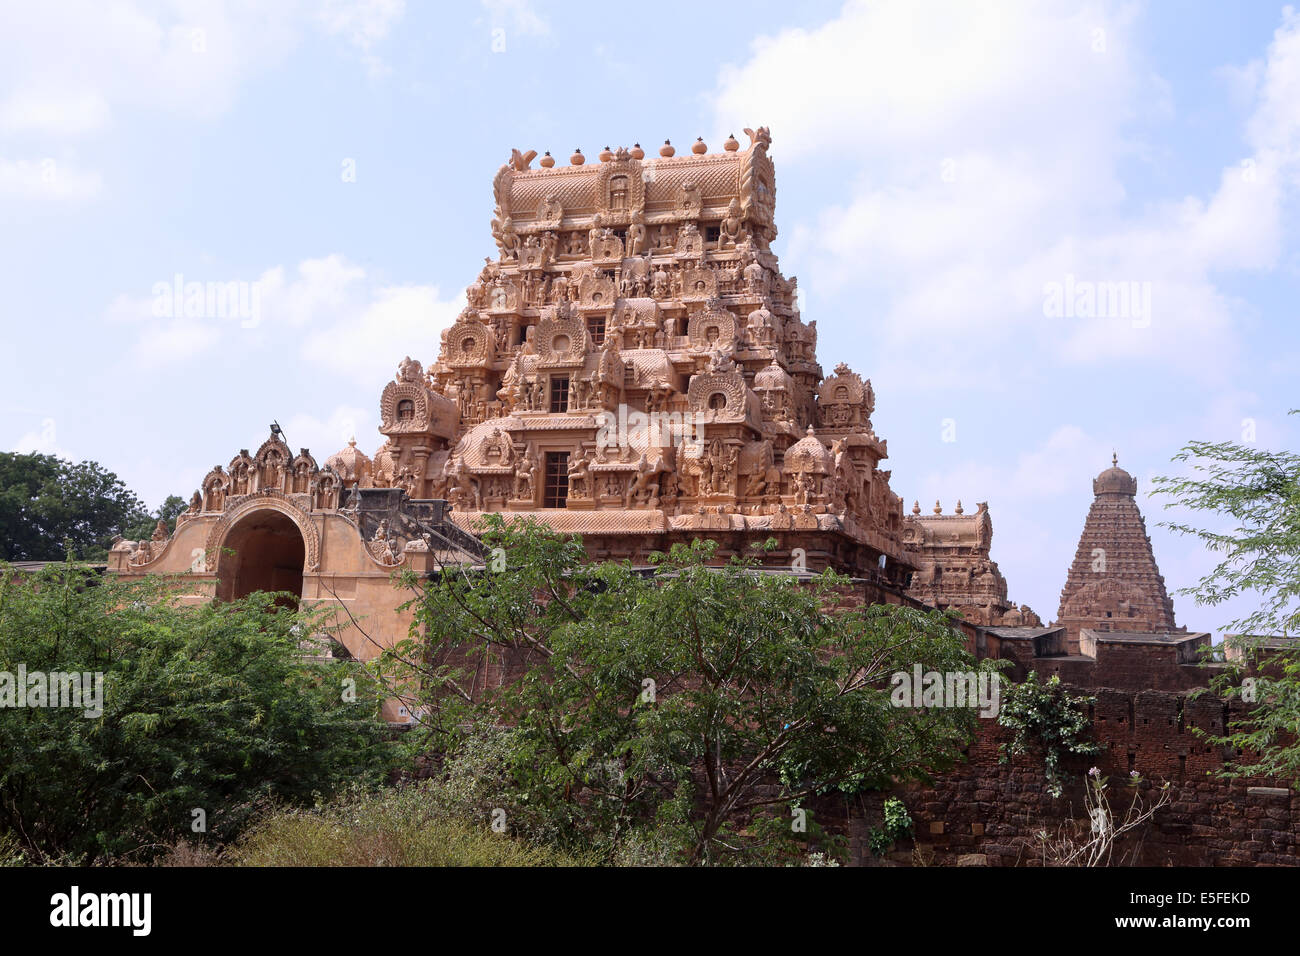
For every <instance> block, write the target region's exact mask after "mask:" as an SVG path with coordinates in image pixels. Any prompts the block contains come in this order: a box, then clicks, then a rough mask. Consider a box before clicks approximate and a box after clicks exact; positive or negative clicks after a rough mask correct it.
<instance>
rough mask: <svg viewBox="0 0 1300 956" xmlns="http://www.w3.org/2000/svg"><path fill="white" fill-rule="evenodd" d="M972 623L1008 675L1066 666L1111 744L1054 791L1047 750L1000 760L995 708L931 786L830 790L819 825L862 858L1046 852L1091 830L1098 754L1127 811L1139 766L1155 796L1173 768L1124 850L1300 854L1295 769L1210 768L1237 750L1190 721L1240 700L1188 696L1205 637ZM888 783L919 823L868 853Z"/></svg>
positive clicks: (1246, 858) (1100, 736) (1021, 858)
mask: <svg viewBox="0 0 1300 956" xmlns="http://www.w3.org/2000/svg"><path fill="white" fill-rule="evenodd" d="M872 600H879V596H878V595H874V594H869V593H867V592H866V591H865V590H861V591H855V590H854V589H847V590H845V591H844V592H842V593H841V594H840V596H839V599H838V600H837V601H836V602H835V604H834V607H840V608H845V607H853V606H858V605H860V604H862V603H865V602H867V601H872ZM834 607H832V610H833V609H834ZM963 631H964V632H965V633H966V635H967V644H968V649H970V650H971V651H972V652H973V653H975V654H976V656H978V657H981V658H982V657H995V658H1002V659H1008V660H1011V661H1012V664H1013V666H1012V668H1011V670H1010V672H1009V676H1010V677H1011V679H1013V680H1023V679H1024V677H1025V675H1026V674H1027V673H1028V672H1029V671H1030V670H1034V671H1037V672H1038V674H1039V677H1040V679H1046V678H1048V677H1051V676H1053V675H1058V676H1059V677H1060V678H1061V681H1062V683H1064V684H1066V685H1068V686H1069V687H1070V689H1071V690H1072V692H1074V693H1076V694H1083V695H1086V696H1090V697H1094V698H1096V700H1095V703H1094V704H1093V705H1092V706H1091V707H1090V718H1091V723H1092V733H1091V739H1093V740H1094V741H1096V742H1098V743H1099V744H1100V745H1101V746H1102V747H1103V748H1104V749H1103V751H1102V752H1101V753H1099V754H1097V755H1095V756H1093V757H1081V758H1072V759H1071V761H1070V762H1069V763H1068V764H1067V770H1068V771H1069V772H1070V774H1071V778H1072V779H1071V783H1070V784H1069V785H1068V786H1067V787H1066V789H1065V792H1064V793H1063V794H1062V795H1061V796H1060V797H1056V798H1053V797H1052V796H1051V795H1050V794H1049V793H1048V792H1047V784H1046V776H1045V773H1044V769H1043V762H1042V758H1041V756H1040V755H1037V754H1033V755H1026V756H1024V757H1019V758H1016V759H1014V760H1012V761H1010V762H1009V763H1005V764H1004V763H1001V762H1000V761H999V747H1000V745H1001V744H1004V743H1007V742H1009V741H1010V740H1011V737H1012V734H1011V733H1010V732H1009V731H1007V730H1006V729H1004V728H1002V727H1001V726H999V725H998V724H997V722H996V721H995V720H991V719H989V720H986V719H981V720H980V722H979V723H980V729H979V733H978V736H977V737H976V739H975V740H974V741H973V742H972V743H971V745H970V746H969V747H968V748H967V750H966V752H965V753H966V760H965V762H963V763H960V764H958V765H957V766H956V767H955V768H953V769H952V770H951V771H949V772H946V773H943V774H939V775H937V776H936V777H935V780H934V784H933V785H932V786H923V785H920V784H915V783H913V784H907V785H901V786H899V787H898V788H896V789H895V790H894V791H893V792H892V794H891V793H870V794H862V795H855V796H854V797H852V798H850V799H849V800H848V801H847V803H846V802H845V800H844V799H843V798H838V797H837V798H827V799H826V800H825V801H823V802H821V803H820V804H818V805H815V809H816V810H817V811H819V819H820V820H821V821H822V823H823V825H825V826H827V828H828V829H831V830H834V831H837V832H840V833H844V834H846V835H847V836H848V837H849V841H850V854H851V860H852V862H853V863H855V864H865V865H879V864H880V863H882V862H883V863H885V864H886V865H890V864H896V865H915V864H934V865H956V864H961V865H988V866H1016V865H1030V866H1032V865H1038V864H1040V863H1041V862H1042V860H1041V848H1040V844H1039V841H1038V840H1037V839H1036V838H1035V836H1034V834H1036V833H1037V832H1039V831H1042V830H1047V831H1048V832H1049V833H1051V834H1057V833H1058V832H1060V830H1061V828H1062V826H1064V825H1068V824H1069V823H1070V821H1078V822H1079V825H1081V826H1082V828H1083V834H1084V835H1086V834H1087V832H1088V829H1089V826H1090V822H1089V818H1088V815H1087V811H1086V809H1085V807H1084V802H1083V788H1084V786H1085V784H1084V776H1085V775H1086V774H1087V772H1088V769H1089V768H1090V767H1093V766H1096V767H1097V768H1098V769H1099V771H1100V773H1101V774H1102V775H1104V776H1105V777H1107V778H1108V790H1107V795H1108V798H1109V802H1110V806H1111V810H1112V813H1113V814H1114V815H1115V816H1116V817H1118V818H1120V819H1122V818H1123V815H1124V812H1125V811H1126V810H1127V809H1128V807H1129V806H1130V804H1131V802H1132V800H1133V796H1134V788H1132V787H1130V786H1129V779H1130V773H1131V771H1134V770H1136V771H1137V772H1138V773H1139V774H1140V775H1141V776H1142V777H1143V778H1144V782H1143V784H1142V785H1141V788H1142V789H1141V792H1142V800H1143V802H1144V803H1146V804H1148V805H1149V804H1150V803H1151V802H1152V800H1153V799H1154V797H1155V791H1156V789H1157V788H1159V787H1160V786H1162V785H1163V784H1164V783H1165V782H1166V781H1167V782H1168V783H1169V784H1170V786H1171V788H1172V791H1173V795H1172V801H1171V802H1170V803H1169V804H1168V805H1167V806H1165V807H1163V808H1162V809H1161V810H1159V811H1158V812H1157V814H1156V815H1155V817H1154V818H1153V819H1152V821H1151V822H1150V824H1149V825H1148V826H1146V827H1145V828H1143V829H1141V830H1138V831H1135V834H1136V835H1135V837H1134V839H1133V840H1130V841H1127V842H1125V843H1123V844H1122V845H1121V846H1119V847H1117V850H1116V852H1115V854H1114V858H1115V860H1116V861H1117V862H1118V859H1119V857H1120V856H1121V851H1127V850H1130V849H1134V848H1136V862H1138V863H1140V864H1142V865H1147V866H1233V865H1235V866H1243V865H1245V866H1249V865H1288V866H1296V865H1300V791H1298V790H1296V789H1295V788H1294V787H1292V788H1290V789H1288V788H1287V785H1286V782H1285V781H1277V780H1239V781H1226V780H1221V779H1218V778H1216V777H1214V776H1212V774H1213V773H1214V772H1216V771H1218V770H1221V769H1222V768H1223V766H1224V762H1225V758H1227V757H1229V756H1232V754H1230V753H1226V752H1225V751H1224V749H1223V748H1219V747H1214V746H1212V745H1211V744H1209V743H1208V742H1207V741H1205V740H1204V739H1202V738H1200V737H1198V736H1196V735H1195V734H1194V733H1193V732H1192V731H1193V729H1194V728H1200V729H1203V730H1205V731H1207V732H1210V733H1214V734H1221V733H1222V732H1223V729H1224V727H1225V722H1226V721H1228V720H1229V718H1231V719H1233V720H1235V719H1236V717H1237V715H1238V714H1239V713H1240V708H1241V707H1242V705H1241V704H1240V703H1239V702H1237V701H1233V702H1232V703H1231V704H1229V703H1228V702H1225V701H1223V700H1220V699H1218V698H1215V697H1213V696H1210V695H1204V696H1200V697H1196V698H1192V697H1191V696H1190V694H1191V692H1192V691H1194V690H1195V689H1197V688H1199V687H1203V686H1205V685H1206V684H1207V683H1208V682H1209V680H1210V678H1211V677H1212V676H1213V673H1214V672H1213V669H1212V668H1210V667H1206V666H1201V665H1199V664H1195V663H1189V662H1187V661H1188V660H1189V653H1190V647H1189V644H1191V643H1196V642H1195V641H1191V639H1190V638H1189V639H1188V640H1186V641H1182V642H1181V643H1172V642H1161V641H1146V642H1144V641H1143V639H1141V638H1138V637H1134V638H1133V639H1132V640H1126V639H1123V638H1116V639H1114V640H1107V641H1098V642H1097V643H1096V644H1095V646H1094V647H1093V656H1091V657H1085V656H1080V655H1079V654H1073V655H1071V654H1068V653H1065V651H1066V650H1067V648H1068V643H1067V641H1066V640H1065V638H1064V635H1063V634H1062V633H1060V631H1059V629H1058V630H1057V631H1055V632H1053V630H1052V629H1051V628H1041V629H1028V628H1025V629H1019V631H1020V633H1017V632H1016V631H1015V630H1012V629H995V630H987V629H978V630H976V629H971V628H967V627H963ZM1207 638H1208V636H1207ZM1230 708H1231V709H1230ZM891 795H892V796H897V797H899V798H900V799H902V800H903V802H904V803H905V804H906V806H907V809H908V812H909V813H910V814H911V816H912V820H913V822H914V826H913V833H914V837H913V839H911V840H906V841H902V842H900V843H899V844H898V845H897V846H896V847H895V848H894V850H893V852H891V853H889V854H887V855H886V857H885V858H884V859H883V860H881V859H879V858H875V857H873V856H872V854H871V852H870V850H869V849H868V845H867V839H868V835H869V833H870V831H871V829H872V828H873V827H879V826H880V825H881V818H882V805H883V802H884V800H885V798H886V797H888V796H891Z"/></svg>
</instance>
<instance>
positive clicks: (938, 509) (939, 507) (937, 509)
mask: <svg viewBox="0 0 1300 956" xmlns="http://www.w3.org/2000/svg"><path fill="white" fill-rule="evenodd" d="M934 513H935V514H937V515H941V514H943V505H941V504H939V502H938V500H937V499H936V500H935V502H934Z"/></svg>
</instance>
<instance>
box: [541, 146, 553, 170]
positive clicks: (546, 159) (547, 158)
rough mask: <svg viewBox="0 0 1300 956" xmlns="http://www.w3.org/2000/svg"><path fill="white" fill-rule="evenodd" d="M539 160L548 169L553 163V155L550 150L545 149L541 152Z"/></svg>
mask: <svg viewBox="0 0 1300 956" xmlns="http://www.w3.org/2000/svg"><path fill="white" fill-rule="evenodd" d="M540 162H541V164H542V165H543V166H544V167H546V168H547V169H550V168H551V167H552V166H554V165H555V157H554V156H552V155H551V152H550V150H547V151H546V152H545V153H543V154H542V158H541V160H540Z"/></svg>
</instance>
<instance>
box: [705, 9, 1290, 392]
mask: <svg viewBox="0 0 1300 956" xmlns="http://www.w3.org/2000/svg"><path fill="white" fill-rule="evenodd" d="M1256 73H1257V74H1258V80H1257V82H1256V83H1254V84H1253V87H1254V88H1255V89H1257V96H1258V100H1257V102H1256V103H1255V112H1254V113H1253V115H1252V118H1251V119H1250V121H1249V123H1248V124H1247V131H1248V140H1249V142H1250V143H1251V144H1252V145H1253V146H1254V147H1255V150H1256V152H1255V155H1254V156H1252V157H1249V159H1250V160H1251V162H1250V163H1249V164H1248V165H1247V166H1242V165H1240V164H1239V161H1238V158H1237V157H1232V158H1231V159H1230V162H1231V165H1227V166H1226V167H1225V169H1224V171H1223V174H1222V176H1221V179H1220V182H1219V185H1218V188H1217V189H1216V190H1215V191H1214V192H1213V193H1212V194H1210V195H1209V196H1207V197H1204V198H1202V197H1197V196H1191V197H1186V198H1184V199H1181V200H1178V201H1172V202H1166V203H1163V204H1156V205H1153V206H1149V207H1146V208H1140V209H1137V210H1134V209H1132V208H1131V207H1130V204H1129V203H1128V197H1127V194H1126V191H1125V188H1124V184H1123V179H1122V176H1121V167H1122V166H1123V165H1124V164H1126V163H1129V162H1131V161H1132V159H1133V158H1134V157H1138V158H1139V160H1141V159H1143V158H1144V157H1146V156H1147V154H1148V152H1149V150H1148V149H1147V147H1146V146H1145V145H1144V144H1142V143H1141V142H1140V141H1135V140H1134V138H1133V133H1132V129H1133V128H1134V126H1135V123H1134V121H1135V120H1138V119H1141V118H1142V117H1141V116H1140V115H1138V114H1137V113H1135V108H1134V104H1144V105H1143V106H1142V108H1144V109H1148V110H1150V111H1154V112H1156V113H1158V114H1163V113H1165V112H1167V111H1168V110H1169V105H1168V104H1169V102H1170V100H1169V95H1168V88H1167V84H1165V83H1164V81H1162V80H1161V79H1159V78H1158V77H1156V76H1154V75H1153V73H1152V71H1151V70H1150V68H1149V67H1148V66H1147V65H1146V64H1145V63H1144V62H1143V61H1142V57H1141V54H1140V52H1139V51H1138V50H1137V49H1136V48H1135V30H1134V22H1133V13H1132V10H1131V9H1130V8H1128V7H1114V6H1112V5H1110V4H1096V5H1089V6H1086V7H1084V8H1082V9H1079V8H1075V7H1069V8H1067V7H1065V6H1063V5H1061V4H1056V3H1044V4H1006V3H994V4H947V3H944V4H939V3H923V4H917V3H912V2H880V3H871V4H867V3H862V2H850V3H847V4H846V5H845V6H844V8H843V9H842V11H841V12H840V14H839V15H838V16H837V17H835V18H834V19H833V20H831V21H830V22H828V23H826V24H824V25H823V26H821V27H819V28H817V29H813V30H802V29H799V30H786V31H784V32H781V33H778V34H776V35H774V36H769V37H765V38H761V39H759V40H758V41H756V42H755V43H754V44H753V46H752V50H751V53H750V56H749V57H748V59H747V60H746V61H744V62H743V63H742V64H740V65H737V66H732V67H728V68H724V69H723V70H722V71H721V72H720V75H719V80H718V85H717V89H716V91H715V94H714V99H715V103H716V106H715V113H716V122H717V126H718V128H724V127H725V128H730V127H731V126H732V125H733V124H737V123H738V122H742V121H743V122H746V123H749V124H759V123H761V124H763V125H770V126H771V128H772V130H773V136H774V140H775V143H774V146H773V155H774V157H776V159H777V161H778V164H783V163H789V162H793V163H794V164H795V165H797V166H799V167H801V169H802V170H803V172H802V173H801V175H804V176H807V175H814V176H817V177H818V178H819V179H823V180H824V181H832V182H835V181H838V182H840V183H843V189H842V190H841V198H840V199H839V200H838V201H833V204H832V205H830V206H829V207H825V208H823V209H822V210H821V212H820V213H818V214H816V215H815V216H814V217H813V219H812V220H811V221H805V222H803V223H799V224H796V226H795V228H794V229H793V237H792V239H791V242H790V249H789V253H788V254H787V256H786V259H787V265H788V266H789V267H791V268H792V269H802V270H803V271H804V272H805V273H806V275H804V276H803V278H804V280H805V281H804V282H802V283H801V285H807V286H808V287H809V288H810V289H814V290H817V294H818V295H819V296H825V297H830V298H833V297H834V296H836V295H843V294H845V293H846V292H847V291H848V290H850V289H852V290H854V292H855V293H856V294H857V295H858V296H860V298H861V300H863V301H869V302H872V303H873V309H874V311H873V314H872V316H871V321H872V326H873V329H874V330H876V331H877V333H878V334H879V335H880V336H882V337H883V341H882V343H881V344H882V346H884V347H886V348H888V349H891V350H892V351H888V352H887V355H888V361H890V362H891V363H893V364H894V370H895V371H897V372H899V373H900V374H898V375H897V376H895V377H896V378H898V379H908V378H910V379H911V380H912V381H913V382H914V383H915V384H916V385H918V386H920V387H924V386H925V385H927V384H929V382H930V380H931V379H932V378H933V374H934V370H936V369H939V370H942V375H943V376H944V377H945V378H948V379H949V380H951V379H954V378H960V377H963V376H972V375H981V376H988V375H990V373H992V374H993V375H994V376H997V377H1001V375H1000V373H1001V372H1003V371H1006V372H1010V371H1012V368H1011V367H1010V363H1018V364H1022V365H1023V364H1026V363H1032V362H1034V361H1037V360H1040V359H1041V360H1045V361H1047V362H1050V363H1082V364H1096V363H1107V364H1113V363H1114V362H1116V361H1117V360H1121V361H1122V360H1135V359H1136V360H1141V361H1143V362H1149V361H1150V360H1152V359H1156V358H1158V359H1159V360H1160V362H1161V363H1162V366H1164V367H1165V368H1168V369H1170V370H1176V371H1182V372H1188V371H1191V370H1195V371H1197V372H1198V373H1200V372H1202V371H1203V370H1204V365H1205V363H1204V356H1205V355H1206V354H1213V355H1215V356H1216V358H1217V360H1218V361H1217V362H1216V363H1215V365H1216V367H1214V368H1211V369H1210V374H1211V375H1212V376H1213V375H1218V376H1220V377H1223V378H1226V377H1227V376H1228V375H1229V374H1230V372H1231V365H1232V362H1233V360H1234V354H1235V343H1236V340H1237V335H1238V328H1237V319H1238V316H1237V307H1238V303H1235V302H1233V301H1232V300H1231V299H1230V298H1228V297H1227V296H1225V295H1224V294H1223V293H1221V292H1220V291H1219V289H1218V288H1217V286H1216V282H1215V279H1216V278H1217V275H1218V274H1219V273H1222V272H1224V271H1227V270H1267V269H1270V268H1273V267H1274V266H1275V265H1276V264H1277V263H1278V261H1279V258H1280V256H1281V252H1282V247H1283V243H1282V239H1283V236H1282V232H1283V230H1282V226H1281V223H1282V212H1281V211H1282V209H1283V204H1284V202H1285V199H1286V198H1287V197H1286V188H1287V183H1288V182H1289V180H1290V179H1291V177H1292V175H1293V171H1294V168H1295V166H1296V165H1297V158H1298V157H1300V18H1297V17H1296V15H1295V14H1294V13H1288V14H1286V15H1285V18H1284V22H1283V25H1282V27H1281V28H1279V30H1278V33H1277V36H1276V38H1275V40H1274V42H1273V44H1272V46H1271V47H1270V49H1269V52H1268V56H1267V61H1266V64H1265V65H1262V66H1260V67H1259V68H1258V69H1257V70H1254V71H1249V74H1250V75H1252V76H1253V75H1254V74H1256ZM1242 85H1244V82H1243V84H1242ZM1225 158H1227V157H1225ZM810 171H811V172H810ZM1067 275H1069V276H1073V277H1074V278H1076V279H1078V280H1082V281H1084V282H1092V283H1111V282H1139V283H1147V284H1149V286H1148V287H1149V288H1150V290H1151V297H1152V315H1151V316H1150V321H1149V322H1147V321H1145V320H1144V319H1142V318H1139V319H1138V320H1137V321H1136V322H1134V321H1124V320H1118V321H1116V320H1111V319H1106V318H1086V319H1085V318H1069V319H1064V320H1063V319H1057V318H1050V317H1048V316H1047V315H1045V314H1044V296H1045V287H1046V286H1047V284H1048V283H1052V282H1061V283H1063V282H1064V281H1065V280H1066V276H1067ZM918 340H921V341H924V342H926V346H927V347H926V349H925V350H924V354H920V353H918V352H917V351H916V349H915V348H914V345H915V343H916V342H917V341H918ZM909 346H912V347H911V348H909ZM908 363H914V365H915V367H914V368H913V367H910V366H908ZM904 370H905V372H906V374H903V372H904Z"/></svg>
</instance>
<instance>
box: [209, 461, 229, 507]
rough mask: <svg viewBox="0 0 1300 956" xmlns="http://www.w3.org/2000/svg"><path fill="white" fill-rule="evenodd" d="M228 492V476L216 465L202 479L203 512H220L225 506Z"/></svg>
mask: <svg viewBox="0 0 1300 956" xmlns="http://www.w3.org/2000/svg"><path fill="white" fill-rule="evenodd" d="M229 492H230V476H229V475H227V474H226V473H225V472H224V471H222V469H221V466H220V465H217V466H216V467H215V468H213V469H212V470H211V471H210V472H208V473H207V475H206V476H205V477H204V479H203V510H204V511H220V510H221V509H222V508H224V507H225V506H226V495H227V494H229Z"/></svg>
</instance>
